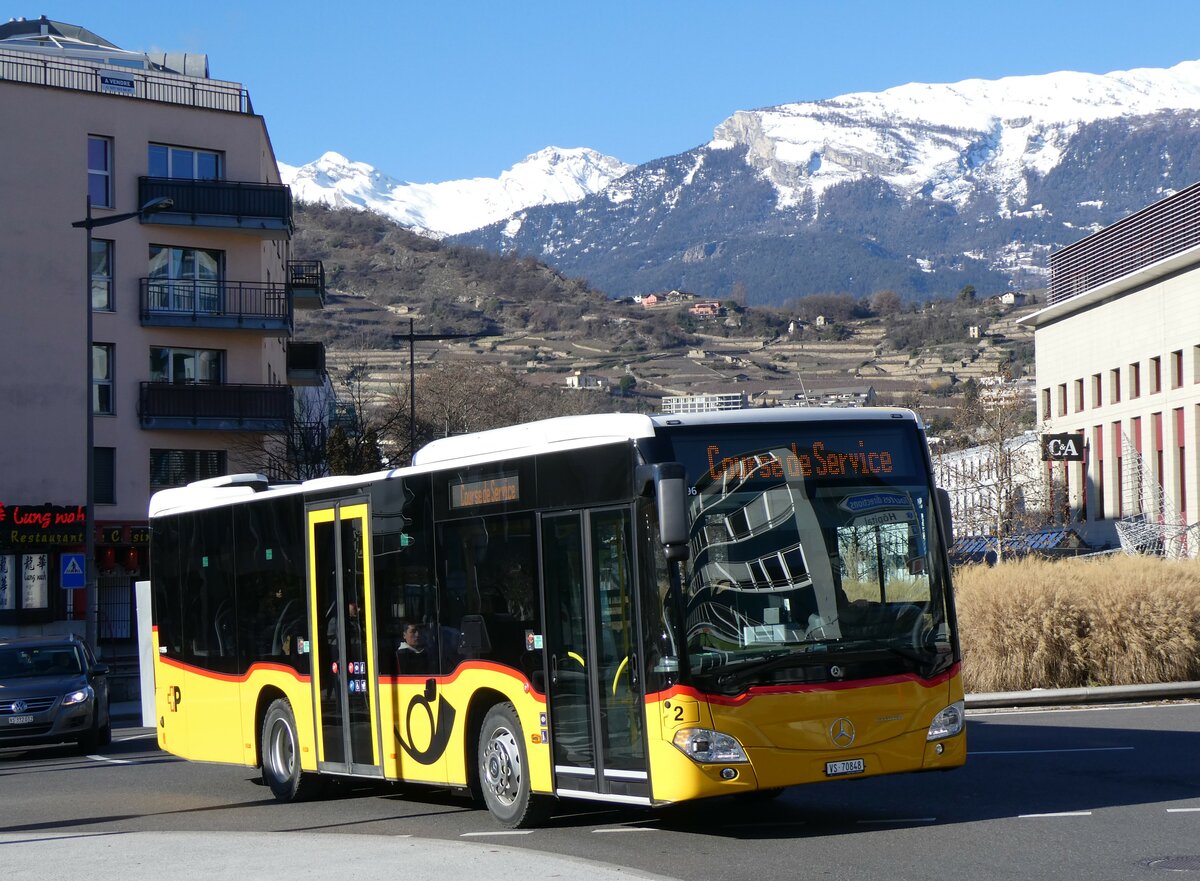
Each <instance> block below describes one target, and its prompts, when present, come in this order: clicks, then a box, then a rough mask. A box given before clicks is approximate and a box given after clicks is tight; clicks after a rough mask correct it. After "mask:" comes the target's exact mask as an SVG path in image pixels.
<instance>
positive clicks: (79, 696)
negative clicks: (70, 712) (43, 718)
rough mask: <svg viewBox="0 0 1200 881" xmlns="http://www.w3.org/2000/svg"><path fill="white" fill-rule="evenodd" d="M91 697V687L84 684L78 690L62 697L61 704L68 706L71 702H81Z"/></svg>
mask: <svg viewBox="0 0 1200 881" xmlns="http://www.w3.org/2000/svg"><path fill="white" fill-rule="evenodd" d="M91 697H92V687H91V686H90V685H85V686H84V687H83V688H81V689H79V690H78V691H72V692H71V693H70V694H68V695H65V696H64V697H63V706H64V707H69V706H71V705H73V704H81V703H83V702H84V701H87V700H90V699H91Z"/></svg>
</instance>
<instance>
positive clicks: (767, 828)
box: [0, 703, 1200, 881]
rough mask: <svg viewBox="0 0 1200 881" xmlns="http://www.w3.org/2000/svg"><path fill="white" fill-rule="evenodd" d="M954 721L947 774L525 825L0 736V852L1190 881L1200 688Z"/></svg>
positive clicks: (422, 871)
mask: <svg viewBox="0 0 1200 881" xmlns="http://www.w3.org/2000/svg"><path fill="white" fill-rule="evenodd" d="M968 725H969V734H968V736H969V738H970V741H969V743H970V749H969V756H968V762H967V766H966V767H965V768H963V769H961V770H957V771H953V772H949V773H940V774H924V775H909V776H904V777H891V778H876V779H872V780H860V781H836V782H831V783H822V784H818V785H814V786H809V787H802V788H794V789H791V790H789V791H788V792H786V793H785V794H784V795H783V796H782V797H781V798H779V799H777V800H775V801H772V802H766V803H759V804H753V803H745V802H738V801H733V800H720V801H712V802H708V803H698V804H692V805H686V806H680V807H677V808H672V809H667V810H662V811H650V810H641V809H627V808H622V809H611V808H607V807H595V806H592V805H587V804H564V805H563V809H562V810H561V811H560V812H559V813H558V814H557V815H556V816H555V818H554V819H553V821H552V822H551V823H550V824H549V825H548V826H547V827H546V828H543V829H537V830H531V831H525V830H522V831H520V832H512V831H510V830H504V829H501V828H500V827H499V826H497V825H496V824H495V823H494V822H493V821H492V820H491V818H490V816H489V815H488V814H487V813H486V812H485V811H483V810H478V809H475V808H474V807H473V806H472V805H470V804H469V803H468V802H466V801H464V800H463V799H461V798H459V797H456V796H454V795H452V794H451V793H449V792H446V791H437V790H426V789H420V788H416V787H399V786H390V785H370V786H345V787H342V788H341V789H340V790H339V791H338V792H336V793H334V795H333V797H332V798H330V799H327V800H324V801H321V802H314V803H308V804H296V805H279V804H276V803H275V802H274V801H273V800H272V799H271V798H270V795H269V793H268V792H267V791H266V790H265V789H264V788H263V787H261V786H259V785H257V783H256V782H255V779H254V778H255V774H254V772H253V771H252V770H250V769H244V768H237V767H228V766H219V765H200V764H192V763H187V762H182V761H179V760H177V759H175V758H173V757H171V756H168V755H165V754H163V753H160V752H158V751H157V749H156V748H155V746H154V741H153V739H152V738H151V736H150V734H151V732H149V731H147V730H145V729H125V730H119V731H118V732H116V739H115V740H114V743H113V745H112V747H111V748H109V749H107V750H106V751H105V752H104V754H103V755H98V756H92V757H83V756H79V755H76V754H74V753H73V752H72V750H71V749H69V748H67V747H53V748H43V749H37V750H28V751H24V752H19V751H15V750H0V867H3V871H2V874H3V876H4V877H5V878H31V879H32V878H39V879H40V878H60V877H68V876H71V875H86V877H88V878H89V881H103V879H106V878H113V879H116V878H121V879H132V878H138V877H149V876H150V875H151V874H152V873H153V874H155V875H158V874H162V873H163V872H164V871H165V872H166V873H167V874H166V877H170V878H172V879H174V878H206V879H219V878H235V877H236V878H241V879H253V878H267V877H284V878H288V879H305V878H337V877H338V876H339V875H340V876H343V877H345V878H346V879H350V878H354V879H372V878H389V879H396V878H397V877H400V878H406V877H407V878H421V879H425V878H442V877H447V878H455V879H457V878H460V877H461V878H467V877H470V876H472V875H476V874H478V875H480V876H485V877H487V878H488V879H489V881H493V879H495V881H507V879H509V878H513V879H516V878H518V877H519V878H522V879H530V878H546V877H557V878H563V879H573V878H579V879H584V878H588V879H600V881H604V879H608V878H617V877H621V878H639V877H646V876H647V875H650V876H658V877H673V878H687V879H697V881H708V879H712V881H742V879H746V881H750V879H755V881H762V879H767V878H770V879H773V881H774V879H790V878H820V879H847V881H849V879H880V881H882V879H888V881H900V879H913V881H918V879H919V881H925V879H928V878H931V877H947V878H960V879H967V881H1000V879H1014V878H1016V879H1047V881H1049V879H1053V881H1063V879H1088V881H1103V879H1140V878H1146V879H1153V878H1164V879H1168V878H1172V879H1174V878H1186V877H1189V876H1191V877H1195V878H1197V879H1198V881H1200V703H1170V704H1161V705H1139V706H1118V707H1103V708H1073V709H1059V710H1049V711H1047V710H1021V711H1009V712H1006V711H975V712H972V713H970V714H969V723H968ZM83 866H87V868H86V870H85V871H80V870H81V868H82V867H83Z"/></svg>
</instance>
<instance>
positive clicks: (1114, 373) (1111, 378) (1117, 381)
mask: <svg viewBox="0 0 1200 881" xmlns="http://www.w3.org/2000/svg"><path fill="white" fill-rule="evenodd" d="M1108 400H1109V403H1112V404H1119V403H1121V368H1120V367H1114V368H1113V369H1112V370H1110V371H1108Z"/></svg>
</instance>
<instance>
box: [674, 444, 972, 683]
mask: <svg viewBox="0 0 1200 881" xmlns="http://www.w3.org/2000/svg"><path fill="white" fill-rule="evenodd" d="M671 443H672V446H673V455H674V456H675V458H676V460H677V461H680V462H683V463H684V465H685V466H686V467H687V470H688V486H689V490H688V491H689V494H690V514H691V538H690V544H691V557H690V559H689V561H688V562H687V563H686V564H684V570H683V578H682V579H681V593H682V596H681V597H680V598H679V599H680V606H681V607H682V614H683V619H684V629H685V631H686V645H687V651H688V662H689V665H690V669H691V672H692V674H693V677H697V678H700V679H701V680H703V679H704V678H706V677H708V678H710V679H711V680H712V683H713V684H715V685H717V686H722V687H733V688H743V687H745V686H747V685H752V684H755V683H758V684H764V683H777V682H795V681H799V682H810V681H825V680H826V679H828V677H830V676H834V677H844V678H847V679H852V678H856V677H862V678H866V677H868V676H876V675H889V674H893V673H896V672H901V671H912V672H917V673H920V674H921V675H926V676H929V675H933V674H934V673H937V672H940V671H941V670H943V669H945V668H946V667H948V666H949V665H950V663H951V661H952V646H951V645H950V633H949V627H948V623H947V611H946V609H947V599H946V596H945V584H946V578H945V571H944V565H943V562H942V560H943V555H942V554H941V553H940V550H939V546H938V540H937V538H936V526H935V515H934V514H933V513H932V509H933V508H934V507H935V506H934V504H933V503H932V498H931V492H932V490H931V484H930V479H929V472H928V466H927V464H926V462H927V460H926V457H925V453H924V449H923V446H922V445H923V440H922V438H921V435H920V433H919V432H918V430H917V428H916V426H915V425H914V424H912V423H911V422H900V423H881V422H880V421H878V420H863V421H862V422H849V421H838V422H815V421H797V422H795V423H777V422H776V423H769V424H765V425H755V426H738V427H733V426H686V427H679V428H678V429H674V431H673V433H672V434H671ZM831 671H832V672H831Z"/></svg>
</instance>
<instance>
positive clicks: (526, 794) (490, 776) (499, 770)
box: [476, 702, 550, 829]
mask: <svg viewBox="0 0 1200 881" xmlns="http://www.w3.org/2000/svg"><path fill="white" fill-rule="evenodd" d="M478 742H479V745H478V747H477V749H476V752H477V753H478V759H477V763H476V765H477V768H478V772H479V787H480V789H481V790H482V792H483V801H484V804H486V805H487V808H488V810H489V811H491V812H492V816H493V817H495V818H496V819H497V820H498V821H499V822H500V823H502V824H503V825H505V826H508V827H509V828H511V829H521V828H524V827H528V826H535V825H537V824H538V823H540V822H542V821H543V820H544V819H546V817H548V816H549V814H550V799H549V798H548V797H547V796H537V795H533V793H532V792H530V788H529V760H528V756H527V754H526V752H525V736H524V734H523V733H522V731H521V723H520V721H518V719H517V711H516V708H515V707H514V706H513V705H512V704H511V703H507V702H506V703H502V704H496V705H495V706H494V707H492V708H491V709H490V710H488V711H487V715H486V716H484V717H483V725H482V726H481V728H480V730H479V741H478Z"/></svg>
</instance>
